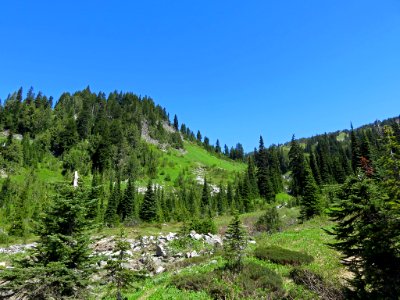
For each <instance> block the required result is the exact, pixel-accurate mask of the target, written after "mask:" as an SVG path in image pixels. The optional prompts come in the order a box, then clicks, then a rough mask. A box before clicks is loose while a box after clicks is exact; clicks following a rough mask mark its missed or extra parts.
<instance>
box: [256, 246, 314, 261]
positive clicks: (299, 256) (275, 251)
mask: <svg viewBox="0 0 400 300" xmlns="http://www.w3.org/2000/svg"><path fill="white" fill-rule="evenodd" d="M254 256H255V257H257V258H258V259H261V260H267V261H271V262H273V263H276V264H281V265H292V266H299V265H302V264H309V263H311V262H312V261H313V260H314V258H313V257H312V256H310V255H308V254H305V253H301V252H297V251H291V250H287V249H284V248H281V247H278V246H270V247H265V246H259V247H257V248H256V249H255V250H254Z"/></svg>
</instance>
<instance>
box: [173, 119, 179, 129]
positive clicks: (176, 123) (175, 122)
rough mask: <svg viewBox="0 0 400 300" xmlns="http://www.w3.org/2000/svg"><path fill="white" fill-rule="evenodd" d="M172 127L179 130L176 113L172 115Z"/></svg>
mask: <svg viewBox="0 0 400 300" xmlns="http://www.w3.org/2000/svg"><path fill="white" fill-rule="evenodd" d="M174 129H175V130H176V131H178V130H179V123H178V117H177V115H174Z"/></svg>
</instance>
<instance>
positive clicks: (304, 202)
mask: <svg viewBox="0 0 400 300" xmlns="http://www.w3.org/2000/svg"><path fill="white" fill-rule="evenodd" d="M319 214H320V201H319V195H318V187H317V184H316V183H315V180H314V177H313V175H312V172H311V170H310V167H309V166H308V163H307V162H306V169H305V180H304V188H303V196H302V197H301V200H300V218H301V219H302V220H308V219H311V218H312V217H314V216H315V215H319Z"/></svg>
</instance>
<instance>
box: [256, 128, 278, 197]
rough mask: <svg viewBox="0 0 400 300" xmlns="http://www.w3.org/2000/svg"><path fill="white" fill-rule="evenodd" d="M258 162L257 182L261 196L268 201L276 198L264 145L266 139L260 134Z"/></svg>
mask: <svg viewBox="0 0 400 300" xmlns="http://www.w3.org/2000/svg"><path fill="white" fill-rule="evenodd" d="M256 164H257V183H258V191H259V193H260V196H261V197H263V198H264V199H265V200H267V201H272V200H273V199H274V198H275V191H274V188H273V185H272V182H271V174H270V170H269V162H268V152H267V149H265V147H264V140H263V138H262V136H260V145H259V149H258V152H257V155H256Z"/></svg>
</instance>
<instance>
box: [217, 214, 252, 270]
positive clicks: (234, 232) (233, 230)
mask: <svg viewBox="0 0 400 300" xmlns="http://www.w3.org/2000/svg"><path fill="white" fill-rule="evenodd" d="M246 245H247V236H246V232H245V230H244V228H243V226H242V223H241V221H240V219H239V215H238V213H235V214H234V217H233V219H232V221H231V223H230V224H229V225H228V229H227V231H226V233H225V237H224V253H223V256H224V258H225V259H226V261H227V264H226V266H227V267H228V268H229V269H230V270H232V271H235V272H237V271H240V270H241V269H242V266H243V257H244V250H245V248H246Z"/></svg>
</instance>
